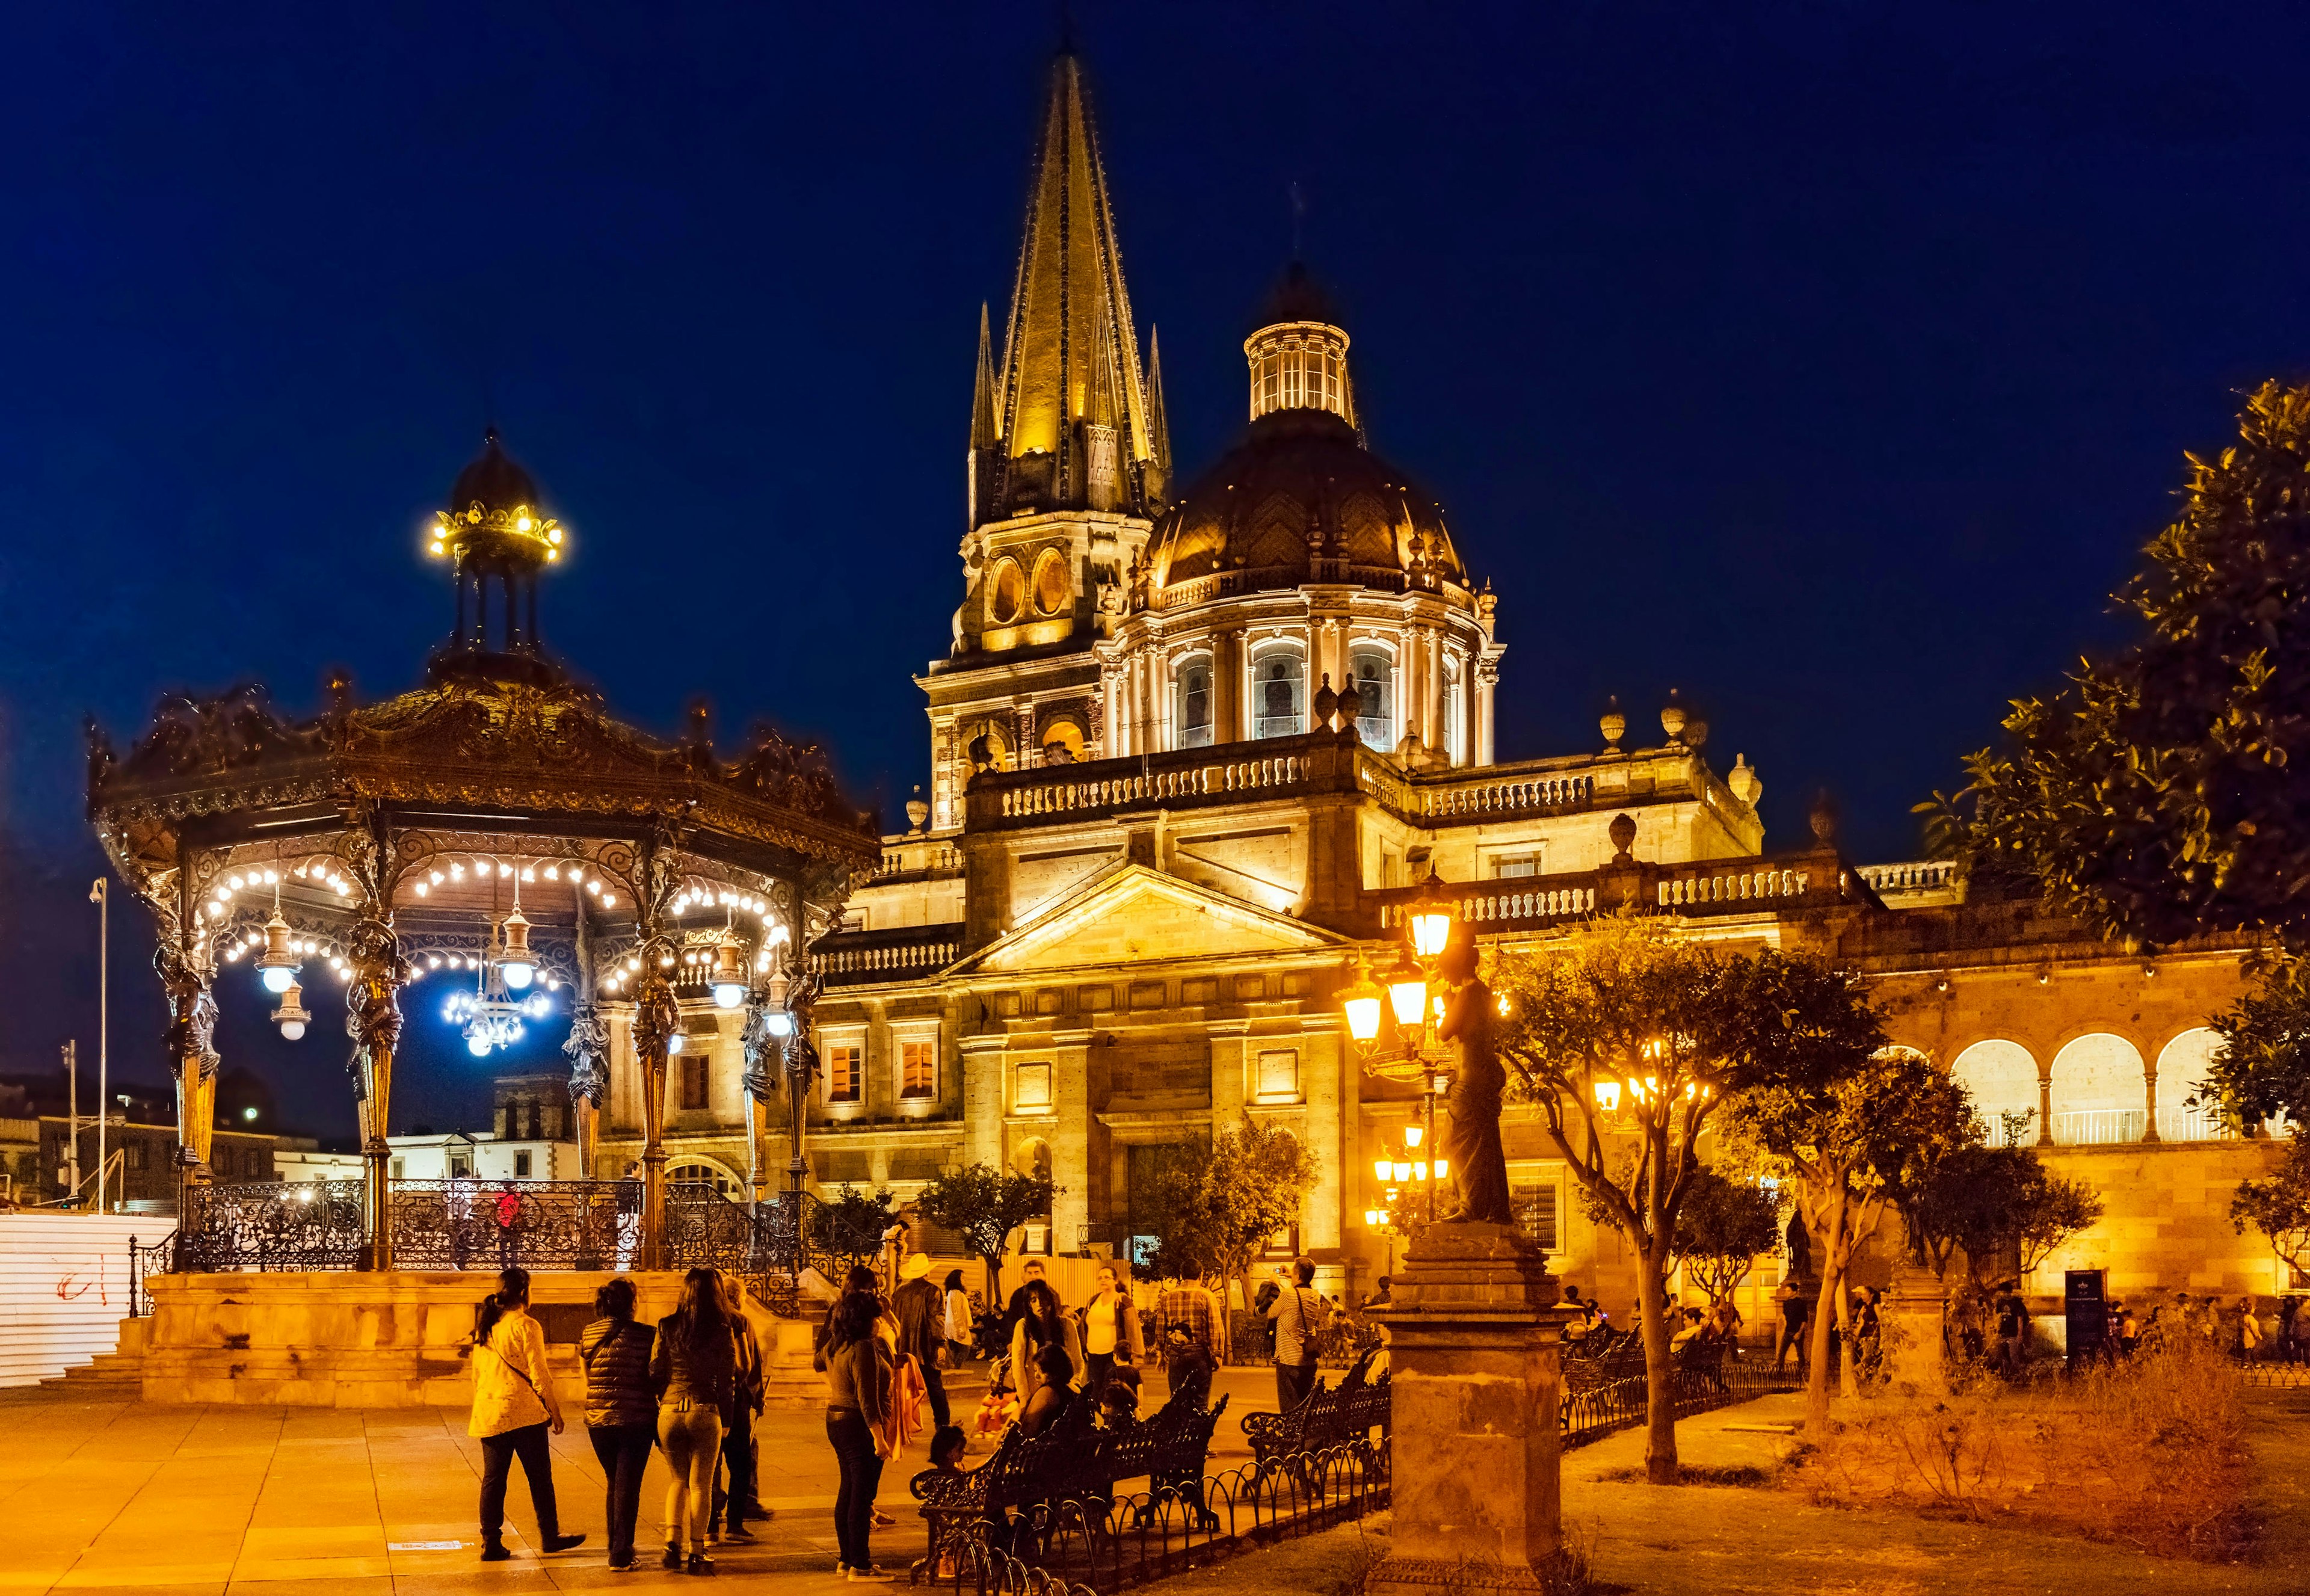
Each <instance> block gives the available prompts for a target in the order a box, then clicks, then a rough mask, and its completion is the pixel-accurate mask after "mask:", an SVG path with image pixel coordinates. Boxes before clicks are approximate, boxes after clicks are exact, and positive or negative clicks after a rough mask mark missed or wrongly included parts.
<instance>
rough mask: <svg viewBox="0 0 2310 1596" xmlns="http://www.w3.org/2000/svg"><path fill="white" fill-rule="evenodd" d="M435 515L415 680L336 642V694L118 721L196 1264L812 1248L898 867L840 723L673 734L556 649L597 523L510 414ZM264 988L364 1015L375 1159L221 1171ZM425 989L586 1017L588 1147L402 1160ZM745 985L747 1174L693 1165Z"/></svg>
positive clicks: (364, 1067) (578, 1074) (510, 1008)
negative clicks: (857, 999) (371, 682)
mask: <svg viewBox="0 0 2310 1596" xmlns="http://www.w3.org/2000/svg"><path fill="white" fill-rule="evenodd" d="M427 530H428V534H429V535H428V539H427V542H428V546H429V551H430V557H431V558H433V559H437V560H439V562H441V563H442V564H444V565H445V566H446V567H447V568H448V569H449V571H450V572H451V574H452V575H453V577H454V585H455V590H456V620H455V624H454V627H453V629H452V630H451V632H450V634H449V637H448V638H447V641H446V642H445V643H444V644H443V645H442V646H440V647H439V648H438V649H436V650H435V651H434V653H433V655H432V656H431V658H430V661H429V662H428V664H427V667H426V672H425V677H424V681H423V683H422V685H421V686H419V687H417V688H416V689H414V690H412V691H409V692H405V693H403V694H401V695H399V696H398V697H395V698H386V699H383V700H381V701H378V702H370V703H363V702H361V701H360V700H359V698H357V697H356V695H355V693H354V690H353V686H352V681H350V679H348V678H347V677H345V676H344V675H343V674H342V673H339V674H335V675H333V676H332V677H331V678H330V679H329V681H328V682H327V690H326V707H325V709H324V710H323V712H322V713H321V714H320V716H318V717H317V718H315V719H311V720H307V721H294V720H291V719H290V718H288V717H285V716H282V715H281V714H280V713H278V712H277V711H276V710H275V709H274V707H273V705H272V703H271V701H270V699H269V698H268V697H267V695H266V693H265V690H263V689H262V688H260V687H254V686H244V687H239V688H235V689H234V690H231V691H229V692H226V693H223V694H221V695H219V696H217V697H214V698H190V697H184V696H172V697H169V698H164V699H163V700H162V702H161V706H160V708H159V710H158V712H157V714H156V715H155V716H154V718H153V721H152V725H151V727H150V728H149V729H148V730H147V731H146V732H145V733H143V736H141V737H140V738H138V739H137V740H136V742H135V744H134V746H133V747H131V748H129V749H128V750H126V752H122V753H116V752H115V750H114V749H113V747H112V745H111V743H110V742H109V741H108V740H107V739H106V737H105V736H104V734H103V733H101V732H100V731H99V730H98V729H96V728H95V727H94V726H93V725H91V729H90V769H89V813H90V818H91V821H92V823H93V824H94V826H95V828H96V830H97V833H98V835H99V837H100V838H101V840H102V842H103V846H104V847H105V849H106V851H107V853H108V854H109V855H110V858H111V861H112V863H113V866H114V867H115V868H116V869H117V871H118V872H119V873H120V875H121V878H122V879H123V880H126V882H127V883H128V884H129V886H130V887H131V888H132V889H134V890H135V892H136V893H137V894H138V896H139V897H141V898H143V900H144V902H145V903H146V904H147V905H148V906H150V907H151V908H152V912H153V914H154V915H155V917H156V919H157V921H158V923H159V927H160V932H159V948H158V950H157V952H156V954H155V957H154V961H153V962H154V967H155V968H156V969H157V971H158V972H159V975H160V978H161V984H162V985H163V987H164V988H165V990H166V993H167V996H168V1002H169V1031H168V1042H167V1047H168V1055H169V1067H170V1069H171V1070H172V1071H174V1072H175V1075H176V1078H177V1083H178V1113H179V1126H180V1134H179V1149H180V1150H179V1152H178V1159H179V1163H180V1166H181V1169H180V1173H181V1176H182V1185H181V1201H180V1206H179V1210H178V1235H177V1236H176V1238H175V1241H174V1245H173V1248H172V1256H171V1258H170V1259H169V1264H170V1266H171V1267H172V1268H173V1269H174V1270H176V1271H220V1270H225V1271H247V1270H256V1271H280V1270H288V1271H309V1270H331V1269H335V1270H345V1269H358V1270H361V1271H394V1270H396V1269H403V1270H416V1271H424V1270H442V1269H453V1268H465V1267H468V1266H471V1267H475V1268H481V1267H487V1268H491V1269H494V1268H496V1267H498V1266H499V1262H501V1261H502V1262H522V1263H524V1264H525V1265H526V1266H530V1267H535V1268H543V1269H548V1270H551V1269H563V1270H592V1269H604V1268H633V1269H642V1270H653V1269H672V1268H680V1267H685V1266H687V1265H689V1264H692V1263H698V1262H715V1263H719V1264H723V1265H725V1266H728V1267H734V1268H742V1269H749V1270H751V1271H758V1272H767V1271H768V1270H769V1268H771V1267H773V1266H782V1267H783V1268H784V1270H785V1271H787V1272H789V1273H790V1274H791V1273H794V1272H798V1271H799V1270H800V1269H801V1267H802V1266H803V1257H804V1255H805V1253H807V1252H808V1250H809V1247H810V1237H811V1236H812V1220H811V1216H810V1215H809V1214H808V1213H806V1211H805V1208H806V1205H808V1204H810V1202H811V1200H810V1199H809V1198H807V1197H806V1196H805V1195H804V1193H803V1174H804V1162H803V1147H802V1123H803V1104H804V1103H805V1102H806V1100H807V1095H808V1089H809V1082H810V1080H811V1078H812V1075H813V1073H814V1072H815V1054H814V1051H813V1049H812V1045H811V1041H810V1028H811V1007H812V999H813V997H814V995H815V993H816V981H815V979H814V977H813V976H812V973H811V969H810V961H809V955H808V950H809V948H810V946H811V944H812V942H813V941H815V940H816V939H817V938H818V937H819V936H820V935H821V934H822V933H823V932H825V931H826V930H827V929H828V928H829V926H830V925H831V924H834V923H835V921H836V920H837V919H838V916H839V915H840V913H841V909H842V906H843V903H844V901H845V899H846V898H847V896H848V894H849V892H850V889H851V887H852V884H853V883H854V881H857V880H863V879H864V878H865V877H866V876H867V875H868V874H870V873H871V872H873V869H874V867H875V864H876V863H877V860H878V857H879V845H878V840H877V835H876V828H875V827H874V824H873V819H872V817H871V816H868V815H864V814H862V813H861V812H860V811H857V810H855V809H854V808H852V807H851V806H849V805H848V804H847V802H845V800H844V799H843V796H842V794H840V793H839V792H838V790H837V788H836V785H835V783H834V781H833V778H832V777H831V776H830V775H829V773H828V771H827V769H826V768H825V765H824V762H823V761H822V759H821V758H820V757H819V756H818V754H817V751H816V750H814V749H812V748H807V747H800V746H796V745H795V744H793V743H790V742H787V741H786V739H785V738H783V737H781V736H780V735H779V734H778V733H777V732H775V731H773V730H771V729H769V727H767V726H763V727H758V728H757V729H756V730H755V732H754V733H753V734H752V736H751V739H750V740H749V741H748V742H747V743H746V745H745V746H744V748H743V749H742V750H738V751H737V754H736V757H735V758H726V757H725V756H724V754H723V753H721V752H719V751H717V750H716V749H715V747H714V746H713V745H712V742H711V741H710V740H709V738H708V732H707V717H706V712H705V710H704V708H703V707H702V706H701V707H699V708H697V709H696V710H694V711H693V713H692V720H691V726H690V734H689V736H688V738H687V739H686V741H683V742H678V743H674V742H665V741H663V740H660V739H657V738H654V737H652V736H650V735H649V734H647V733H643V732H641V731H638V730H636V729H635V728H633V727H631V726H629V725H626V724H622V723H621V722H619V721H617V720H615V719H613V718H612V716H610V715H609V714H608V713H607V712H606V710H605V709H604V705H603V702H602V698H601V696H600V695H599V694H598V693H597V692H595V690H593V689H591V688H589V687H587V686H586V685H584V684H583V683H582V682H580V681H577V680H575V679H574V678H573V677H571V676H570V675H569V673H568V672H566V671H564V670H563V669H562V668H561V667H560V665H559V664H556V663H555V661H554V660H553V659H552V657H551V656H550V655H548V654H547V652H546V651H545V648H544V646H543V642H542V641H541V638H540V633H539V629H538V585H539V580H540V578H541V577H543V575H544V573H545V572H546V570H547V569H548V568H550V567H551V566H553V565H555V564H556V563H558V562H559V561H560V559H562V557H563V556H564V554H565V553H566V552H568V551H569V543H568V542H566V539H567V537H568V533H567V532H566V530H565V529H564V528H563V527H562V526H561V525H560V524H559V523H558V522H557V521H555V520H554V519H553V518H551V517H550V516H547V515H546V514H545V512H544V509H543V506H542V503H541V496H540V494H539V493H538V491H537V489H536V486H535V484H534V482H533V481H531V479H530V478H529V476H528V474H527V473H525V472H524V471H523V470H522V468H521V467H520V466H519V465H517V464H515V463H514V462H513V461H512V460H511V459H510V458H509V457H508V455H506V453H505V451H504V450H503V448H502V447H500V445H499V441H498V439H497V437H496V435H495V434H494V433H491V435H490V436H489V438H488V439H487V440H486V443H485V445H484V447H483V450H482V454H481V455H480V456H479V457H478V458H476V459H475V460H474V461H473V463H472V464H470V465H468V466H467V467H466V468H465V471H464V472H463V473H461V474H460V475H459V476H458V478H457V480H456V485H455V487H454V488H453V489H452V490H451V491H450V494H449V497H448V500H447V505H446V506H445V507H444V508H443V509H442V510H440V511H439V513H438V514H437V516H435V517H434V519H433V521H432V523H431V524H430V526H429V528H428V529H427ZM241 1001H256V1002H265V1003H266V1004H268V1005H272V1006H271V1007H270V1009H269V1013H270V1018H271V1019H272V1020H273V1021H274V1023H275V1024H277V1025H278V1026H279V1028H280V1029H281V1032H282V1035H283V1036H284V1037H289V1038H291V1040H292V1041H298V1042H299V1043H300V1045H303V1046H305V1047H308V1048H317V1049H320V1050H323V1051H325V1052H329V1051H333V1048H332V1042H331V1040H330V1038H331V1037H333V1036H334V1034H337V1033H339V1032H340V1031H342V1034H343V1036H345V1037H347V1038H349V1039H350V1054H349V1056H348V1058H347V1060H346V1064H345V1067H346V1070H347V1072H348V1074H349V1076H350V1078H351V1079H350V1083H349V1084H350V1088H351V1090H352V1094H353V1097H354V1098H355V1100H356V1101H357V1103H358V1105H359V1110H360V1132H361V1138H362V1141H363V1151H364V1155H365V1173H364V1177H363V1179H362V1180H360V1181H359V1182H343V1183H326V1182H325V1183H309V1184H300V1185H291V1186H284V1185H281V1184H264V1185H232V1184H221V1183H216V1182H213V1181H212V1179H211V1176H210V1170H209V1166H208V1162H207V1159H208V1150H209V1141H210V1129H211V1126H212V1123H213V1115H214V1091H215V1077H216V1072H217V1068H218V1063H219V1059H218V1054H217V1051H216V1045H215V1040H214V1037H215V1028H216V1020H217V1016H218V1008H219V1004H220V1003H221V1002H241ZM421 1002H422V1003H425V1004H428V1005H432V1006H436V1007H438V1009H439V1012H440V1014H441V1017H442V1019H444V1020H445V1021H446V1022H447V1025H449V1026H450V1027H452V1028H454V1033H455V1035H456V1037H458V1038H459V1039H460V1040H462V1042H463V1044H464V1045H465V1047H466V1048H468V1049H469V1050H470V1051H471V1052H472V1053H473V1054H474V1055H475V1056H476V1057H480V1058H486V1057H488V1056H490V1055H491V1054H493V1053H496V1052H498V1051H499V1049H501V1048H503V1047H506V1046H508V1045H512V1044H514V1043H517V1042H518V1041H520V1040H521V1039H522V1038H523V1037H524V1036H525V1033H529V1032H533V1031H538V1030H558V1029H562V1028H566V1030H567V1040H566V1041H565V1042H564V1043H563V1045H562V1051H563V1053H564V1054H566V1055H567V1056H568V1058H569V1063H570V1077H569V1091H570V1097H571V1100H572V1106H573V1108H574V1110H575V1114H574V1119H575V1123H576V1126H577V1141H578V1145H579V1158H578V1164H579V1173H580V1175H581V1176H582V1178H580V1179H578V1180H576V1181H555V1182H548V1181H529V1182H507V1181H499V1180H491V1181H488V1182H486V1183H476V1182H473V1181H470V1180H467V1181H462V1182H461V1181H456V1180H447V1181H445V1180H422V1181H396V1180H395V1179H394V1178H393V1174H392V1167H391V1164H390V1161H389V1158H388V1149H387V1144H386V1127H387V1118H388V1114H389V1111H390V1109H391V1107H392V1100H393V1084H394V1063H395V1058H396V1056H398V1055H399V1054H401V1052H402V1050H403V1048H404V1041H405V1038H404V1010H407V1009H411V1008H412V1007H414V1006H415V1005H416V1004H418V1003H421ZM340 1009H341V1010H342V1012H343V1023H342V1027H340V1026H339V1025H338V1024H336V1023H335V1011H338V1010H340ZM739 1010H742V1011H743V1013H744V1038H745V1062H746V1071H745V1078H744V1086H745V1090H746V1095H747V1102H748V1104H749V1106H750V1108H751V1118H752V1126H753V1134H752V1137H751V1141H752V1144H753V1168H752V1171H751V1186H752V1189H751V1193H747V1194H746V1196H747V1197H748V1199H749V1200H748V1201H733V1200H732V1199H731V1198H730V1197H729V1196H727V1195H725V1194H724V1193H716V1192H712V1191H709V1190H699V1189H693V1188H690V1187H680V1188H677V1189H676V1190H675V1191H673V1193H671V1194H670V1193H669V1191H668V1187H667V1182H666V1150H665V1147H664V1139H663V1130H664V1119H665V1103H666V1097H667V1093H666V1077H667V1069H668V1060H669V1057H670V1056H672V1055H673V1054H679V1053H680V1052H681V1051H682V1045H683V1042H684V1037H685V1032H686V1027H687V1026H688V1024H689V1021H690V1019H692V1018H695V1017H696V1016H698V1015H699V1014H700V1013H711V1012H714V1011H721V1012H725V1013H727V1012H729V1011H739ZM619 1049H630V1054H621V1056H630V1058H631V1059H632V1060H633V1061H634V1063H636V1064H638V1076H639V1080H640V1083H641V1084H640V1091H639V1096H640V1098H641V1101H640V1103H639V1104H638V1105H637V1108H638V1113H639V1117H640V1123H641V1131H642V1152H641V1157H640V1159H639V1161H638V1162H639V1167H638V1171H630V1170H627V1169H622V1168H621V1169H616V1170H605V1169H604V1168H602V1167H598V1166H599V1165H600V1163H601V1161H602V1158H603V1156H604V1155H602V1154H601V1153H600V1152H599V1150H598V1149H597V1144H596V1132H597V1127H598V1126H599V1124H600V1123H601V1121H600V1116H601V1114H602V1112H603V1109H604V1104H605V1097H606V1094H607V1092H608V1089H609V1083H610V1079H611V1073H612V1071H611V1067H610V1066H611V1063H612V1054H613V1051H614V1050H619ZM332 1062H334V1061H332ZM781 1144H783V1145H781ZM781 1152H782V1153H783V1158H782V1159H781V1158H780V1154H781ZM781 1162H783V1166H784V1173H785V1175H786V1179H785V1180H784V1181H783V1182H780V1181H778V1180H777V1166H778V1165H779V1164H780V1163H781Z"/></svg>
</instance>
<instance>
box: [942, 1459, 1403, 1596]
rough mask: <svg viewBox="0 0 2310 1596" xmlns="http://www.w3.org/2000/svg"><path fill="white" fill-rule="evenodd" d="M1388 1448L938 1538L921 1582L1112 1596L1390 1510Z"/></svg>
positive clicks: (1035, 1595) (997, 1594)
mask: <svg viewBox="0 0 2310 1596" xmlns="http://www.w3.org/2000/svg"><path fill="white" fill-rule="evenodd" d="M1388 1458H1389V1446H1388V1443H1387V1441H1386V1439H1385V1437H1383V1438H1382V1439H1381V1440H1380V1441H1379V1442H1378V1443H1377V1444H1369V1443H1355V1444H1349V1445H1346V1446H1339V1447H1333V1448H1331V1449H1329V1450H1326V1451H1324V1452H1319V1453H1297V1454H1295V1455H1294V1456H1292V1457H1290V1458H1289V1459H1285V1460H1281V1462H1282V1466H1281V1467H1280V1468H1275V1469H1271V1470H1260V1469H1258V1468H1257V1467H1255V1466H1253V1465H1248V1464H1246V1465H1245V1466H1244V1467H1241V1468H1237V1469H1230V1470H1227V1471H1226V1472H1224V1473H1220V1474H1206V1475H1203V1476H1201V1477H1200V1478H1197V1479H1185V1480H1178V1479H1173V1480H1151V1481H1149V1488H1147V1489H1146V1490H1144V1491H1138V1492H1130V1493H1125V1492H1121V1491H1118V1492H1116V1493H1114V1494H1112V1495H1110V1496H1081V1497H1074V1496H1070V1497H1064V1498H1059V1499H1055V1500H1053V1501H1049V1502H1044V1503H1039V1504H1038V1505H1035V1506H1033V1507H1030V1508H1027V1509H1024V1510H1021V1511H1018V1512H1014V1513H1012V1514H1010V1515H1008V1517H1007V1518H1005V1519H1004V1520H1003V1522H999V1523H998V1522H989V1521H987V1520H980V1521H977V1522H974V1523H972V1524H971V1525H970V1526H969V1528H968V1531H967V1532H966V1533H964V1534H962V1535H960V1536H957V1537H953V1538H951V1539H949V1540H945V1541H943V1542H940V1541H934V1542H933V1544H932V1546H931V1548H930V1552H929V1555H928V1556H926V1557H924V1558H922V1559H921V1560H920V1561H918V1562H917V1563H916V1565H915V1567H914V1578H915V1581H916V1583H927V1584H929V1585H931V1586H933V1587H934V1588H936V1589H941V1590H946V1591H951V1592H955V1593H956V1596H962V1593H963V1592H971V1593H973V1596H1107V1593H1108V1592H1116V1591H1121V1590H1125V1589H1128V1588H1130V1587H1132V1586H1134V1585H1142V1584H1146V1583H1150V1582H1151V1581H1154V1580H1159V1579H1166V1578H1168V1577H1170V1576H1171V1575H1173V1574H1183V1573H1185V1572H1186V1571H1188V1570H1190V1569H1194V1568H1201V1567H1207V1566H1211V1564H1214V1563H1218V1562H1220V1561H1222V1560H1223V1559H1225V1558H1228V1557H1233V1556H1235V1555H1237V1554H1238V1553H1240V1552H1245V1551H1250V1550H1254V1549H1256V1548H1261V1547H1266V1546H1272V1545H1274V1544H1275V1543H1276V1542H1277V1541H1280V1540H1291V1539H1294V1538H1296V1537H1298V1536H1302V1535H1313V1534H1316V1533H1319V1532H1321V1531H1324V1530H1328V1529H1331V1528H1333V1526H1335V1525H1338V1524H1343V1523H1346V1522H1350V1520H1353V1519H1359V1518H1361V1517H1363V1516H1365V1515H1366V1514H1372V1513H1376V1512H1379V1511H1380V1510H1382V1509H1383V1508H1385V1507H1386V1506H1387V1505H1388V1504H1389V1500H1390V1488H1389V1480H1388Z"/></svg>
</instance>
